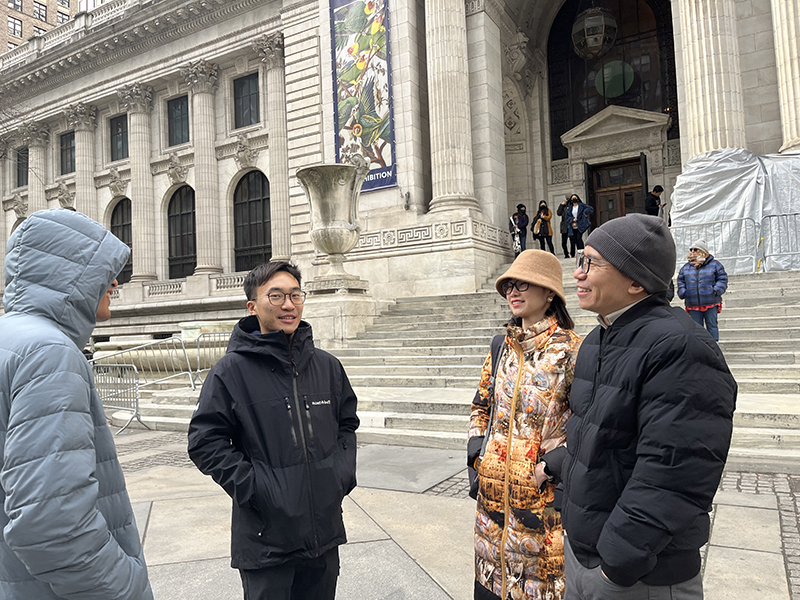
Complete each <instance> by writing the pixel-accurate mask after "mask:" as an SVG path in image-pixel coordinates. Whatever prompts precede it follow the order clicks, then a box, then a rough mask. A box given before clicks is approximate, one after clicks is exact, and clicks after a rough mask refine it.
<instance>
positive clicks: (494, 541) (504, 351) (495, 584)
mask: <svg viewBox="0 0 800 600" xmlns="http://www.w3.org/2000/svg"><path fill="white" fill-rule="evenodd" d="M495 287H496V289H497V291H498V293H499V294H500V295H501V296H503V297H504V298H505V299H506V300H507V301H508V304H509V307H510V308H511V312H512V315H513V316H512V318H511V319H510V320H509V322H508V324H507V330H506V334H505V336H497V337H496V338H495V340H494V341H493V343H492V350H493V351H494V352H496V353H497V354H498V356H496V357H493V356H492V352H490V354H489V356H488V357H487V358H486V361H485V362H484V365H483V372H482V375H481V382H480V385H479V386H478V391H477V393H476V394H475V398H474V400H473V402H472V415H471V418H470V430H469V445H468V458H467V460H468V464H469V465H470V466H471V467H473V468H475V469H477V476H478V477H477V500H478V507H477V520H476V525H475V600H496V599H497V598H502V599H503V600H505V599H507V598H509V597H510V598H515V599H516V598H519V599H524V600H544V599H545V598H547V599H553V600H561V598H563V594H564V552H563V543H562V536H561V532H562V530H561V518H560V515H559V513H558V512H557V511H556V510H555V508H554V506H553V503H554V492H555V486H554V485H553V484H552V483H551V481H550V477H549V472H548V471H547V465H546V456H547V453H549V452H551V451H553V450H555V449H556V448H559V447H561V446H563V445H564V443H565V440H566V424H567V420H568V419H569V416H570V414H571V413H570V410H569V392H570V388H571V386H572V377H573V367H574V365H575V358H576V356H577V354H578V348H579V347H580V343H581V338H580V337H578V335H576V334H575V332H573V331H572V328H573V327H574V325H573V322H572V319H571V318H570V316H569V313H568V312H567V308H566V304H565V298H564V288H563V285H562V270H561V264H560V263H559V262H558V259H557V258H556V257H555V256H553V255H552V254H550V253H548V252H543V251H541V250H526V251H525V252H523V253H521V254H520V255H519V256H518V257H517V258H516V260H515V261H514V263H513V264H512V265H511V267H510V268H509V269H508V271H506V272H505V273H504V274H503V275H502V276H500V278H498V280H497V283H496V284H495ZM493 371H494V377H493ZM556 454H558V453H556Z"/></svg>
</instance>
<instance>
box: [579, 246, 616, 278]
mask: <svg viewBox="0 0 800 600" xmlns="http://www.w3.org/2000/svg"><path fill="white" fill-rule="evenodd" d="M575 264H576V266H577V268H578V269H580V270H581V271H582V272H583V273H584V274H586V275H588V274H589V269H591V268H592V264H595V265H610V264H611V263H610V262H607V261H605V260H598V259H596V258H592V257H591V256H586V255H585V254H584V253H583V250H578V253H577V254H576V255H575Z"/></svg>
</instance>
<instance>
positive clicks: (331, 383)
mask: <svg viewBox="0 0 800 600" xmlns="http://www.w3.org/2000/svg"><path fill="white" fill-rule="evenodd" d="M357 428H358V417H357V416H356V396H355V394H354V393H353V389H352V388H351V387H350V382H349V381H348V379H347V375H346V374H345V372H344V369H343V368H342V365H341V363H340V362H339V361H338V360H337V359H336V358H335V357H333V356H331V355H330V354H328V353H327V352H324V351H322V350H319V349H316V348H314V341H313V338H312V334H311V326H310V325H309V324H308V323H306V322H305V321H301V323H300V326H299V327H298V328H297V331H296V332H295V334H294V335H293V336H292V338H288V337H287V336H286V335H285V334H284V333H283V332H281V331H278V332H274V333H269V334H267V335H261V334H260V333H259V326H258V320H257V318H256V317H255V316H250V317H246V318H244V319H242V320H241V321H239V323H238V324H237V325H236V327H235V328H234V330H233V334H232V335H231V340H230V343H229V344H228V352H227V354H226V355H225V356H224V357H223V358H222V359H221V360H220V361H219V362H218V363H217V365H216V366H215V367H214V368H213V369H211V371H210V372H209V374H208V378H207V379H206V382H205V383H204V384H203V389H202V391H201V393H200V401H199V402H198V405H197V409H196V411H195V413H194V416H193V417H192V421H191V424H190V426H189V456H190V457H191V459H192V461H194V463H195V464H196V465H197V467H198V468H199V469H200V470H201V471H202V472H203V473H205V474H206V475H210V476H211V477H212V478H213V479H214V481H216V482H217V483H218V484H219V485H221V486H222V487H223V488H224V489H225V491H226V492H227V493H228V495H230V496H231V498H232V499H233V520H232V525H231V529H232V531H231V566H232V567H234V568H237V569H260V568H264V567H270V566H275V565H279V564H282V563H284V562H286V561H288V560H292V559H305V558H315V557H318V556H320V555H322V554H324V553H325V552H327V551H328V550H330V549H331V548H333V547H335V546H338V545H340V544H344V543H345V542H346V541H347V539H346V537H345V530H344V522H343V520H342V499H343V498H344V496H345V495H347V494H348V493H349V492H350V491H351V490H352V489H353V488H354V487H355V485H356V435H355V430H356V429H357Z"/></svg>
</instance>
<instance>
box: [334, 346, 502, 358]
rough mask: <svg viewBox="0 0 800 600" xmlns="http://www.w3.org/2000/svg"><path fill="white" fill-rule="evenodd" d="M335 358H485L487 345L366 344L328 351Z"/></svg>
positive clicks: (487, 349)
mask: <svg viewBox="0 0 800 600" xmlns="http://www.w3.org/2000/svg"><path fill="white" fill-rule="evenodd" d="M329 352H330V353H331V354H333V355H334V356H336V358H338V359H340V360H343V359H345V358H349V357H361V356H386V357H388V356H460V355H467V354H472V355H476V356H482V357H484V358H486V355H488V354H489V344H488V343H486V344H484V343H480V344H477V343H476V344H470V345H465V346H438V347H429V346H424V345H423V346H408V347H404V346H393V347H388V348H387V347H385V346H371V345H369V344H366V345H365V346H364V347H363V348H358V347H352V346H351V347H350V348H333V349H331V350H329Z"/></svg>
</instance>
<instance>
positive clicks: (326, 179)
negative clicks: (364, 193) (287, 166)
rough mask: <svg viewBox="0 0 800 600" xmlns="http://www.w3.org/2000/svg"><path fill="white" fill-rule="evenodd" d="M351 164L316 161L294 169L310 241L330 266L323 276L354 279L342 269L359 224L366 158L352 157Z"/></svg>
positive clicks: (366, 165)
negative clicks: (308, 221)
mask: <svg viewBox="0 0 800 600" xmlns="http://www.w3.org/2000/svg"><path fill="white" fill-rule="evenodd" d="M352 162H353V163H354V164H334V165H316V166H312V167H304V168H302V169H299V170H298V171H297V180H298V181H299V182H300V185H301V186H302V187H303V189H304V190H305V192H306V195H307V196H308V202H309V204H310V205H311V241H312V242H313V244H314V247H315V248H316V249H317V250H319V251H320V252H323V253H325V254H327V255H328V261H329V263H330V269H329V270H328V273H327V274H325V275H324V276H323V279H329V280H334V279H358V277H356V276H355V275H350V274H349V273H347V272H345V270H344V266H343V265H342V262H343V261H344V255H345V254H346V253H347V252H349V251H350V250H352V249H353V248H355V246H356V244H357V243H358V238H359V235H360V234H361V227H360V226H359V224H358V198H359V196H360V195H361V184H362V183H364V178H365V177H366V176H367V173H369V164H368V163H367V160H366V159H365V158H363V157H362V156H360V155H356V156H354V157H353V159H352Z"/></svg>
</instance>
